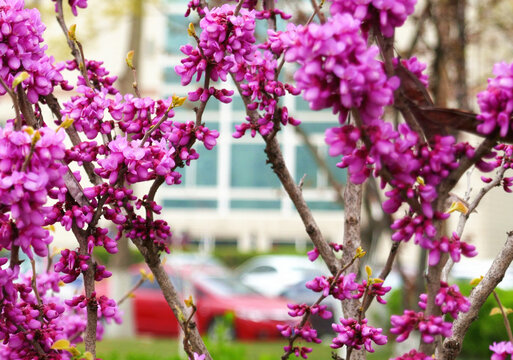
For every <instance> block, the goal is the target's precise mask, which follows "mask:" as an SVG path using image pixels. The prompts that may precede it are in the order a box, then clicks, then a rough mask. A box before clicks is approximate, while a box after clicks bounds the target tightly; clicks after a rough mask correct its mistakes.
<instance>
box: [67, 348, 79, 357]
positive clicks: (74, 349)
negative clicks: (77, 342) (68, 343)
mask: <svg viewBox="0 0 513 360" xmlns="http://www.w3.org/2000/svg"><path fill="white" fill-rule="evenodd" d="M66 351H68V352H69V353H71V355H73V356H78V355H80V351H78V349H77V348H76V347H74V346H73V347H70V348H69V349H66Z"/></svg>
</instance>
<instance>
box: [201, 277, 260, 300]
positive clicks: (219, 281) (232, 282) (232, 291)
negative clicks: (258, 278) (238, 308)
mask: <svg viewBox="0 0 513 360" xmlns="http://www.w3.org/2000/svg"><path fill="white" fill-rule="evenodd" d="M198 280H199V281H200V283H201V285H202V286H203V287H204V288H205V289H206V290H207V291H209V292H212V293H213V294H215V295H217V296H233V295H255V294H257V292H255V291H254V290H252V289H250V288H249V287H247V286H246V285H243V284H241V283H240V281H239V280H237V279H235V278H232V277H222V278H221V277H213V276H205V277H202V278H200V279H198Z"/></svg>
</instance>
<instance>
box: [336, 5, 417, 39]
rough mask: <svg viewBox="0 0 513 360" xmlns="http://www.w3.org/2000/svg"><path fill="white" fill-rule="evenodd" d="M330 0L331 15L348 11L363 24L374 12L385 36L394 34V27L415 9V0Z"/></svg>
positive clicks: (398, 25) (401, 23)
mask: <svg viewBox="0 0 513 360" xmlns="http://www.w3.org/2000/svg"><path fill="white" fill-rule="evenodd" d="M329 1H330V2H332V4H331V8H330V12H331V14H332V15H333V16H335V15H336V14H340V13H349V14H351V15H352V16H354V18H355V19H358V20H361V21H362V22H363V23H364V24H366V22H369V21H372V20H373V19H372V16H373V14H376V16H377V19H376V20H377V21H379V26H380V30H381V32H382V33H383V35H385V36H386V37H391V36H393V35H394V31H395V28H397V27H400V26H402V25H403V24H404V22H405V21H406V18H407V17H408V16H410V15H411V14H412V13H413V11H414V10H415V4H416V3H417V0H329Z"/></svg>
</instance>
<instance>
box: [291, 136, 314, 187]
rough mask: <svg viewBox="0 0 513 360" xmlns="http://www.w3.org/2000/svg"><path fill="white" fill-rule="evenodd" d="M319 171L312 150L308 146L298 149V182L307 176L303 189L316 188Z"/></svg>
mask: <svg viewBox="0 0 513 360" xmlns="http://www.w3.org/2000/svg"><path fill="white" fill-rule="evenodd" d="M317 169H318V167H317V163H316V162H315V158H314V156H313V155H312V152H311V151H310V149H309V148H308V147H307V146H306V145H300V146H298V147H296V182H299V180H301V178H302V177H303V176H304V175H305V174H306V177H305V181H304V183H303V187H305V188H314V187H316V186H317Z"/></svg>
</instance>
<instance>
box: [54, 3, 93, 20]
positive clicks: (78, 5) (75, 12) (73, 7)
mask: <svg viewBox="0 0 513 360" xmlns="http://www.w3.org/2000/svg"><path fill="white" fill-rule="evenodd" d="M52 1H54V2H56V0H52ZM68 4H69V6H70V7H71V12H72V13H73V15H75V16H77V15H78V10H77V8H81V9H85V8H86V7H87V0H68ZM57 11H58V8H57V4H55V12H57Z"/></svg>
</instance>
